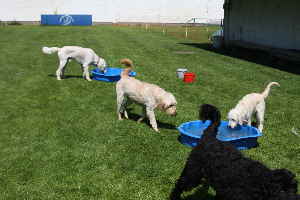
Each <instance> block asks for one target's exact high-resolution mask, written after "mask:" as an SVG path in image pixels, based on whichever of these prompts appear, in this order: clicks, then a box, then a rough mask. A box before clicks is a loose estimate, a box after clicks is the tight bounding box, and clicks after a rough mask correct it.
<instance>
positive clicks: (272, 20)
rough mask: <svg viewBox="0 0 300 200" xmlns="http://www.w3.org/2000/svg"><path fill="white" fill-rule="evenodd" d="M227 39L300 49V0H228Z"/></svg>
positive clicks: (240, 43)
mask: <svg viewBox="0 0 300 200" xmlns="http://www.w3.org/2000/svg"><path fill="white" fill-rule="evenodd" d="M224 42H225V45H226V46H232V45H238V46H244V47H249V48H258V49H263V50H272V49H281V50H292V51H294V50H297V51H298V50H300V2H299V0H285V1H282V0H251V1H249V0H225V3H224Z"/></svg>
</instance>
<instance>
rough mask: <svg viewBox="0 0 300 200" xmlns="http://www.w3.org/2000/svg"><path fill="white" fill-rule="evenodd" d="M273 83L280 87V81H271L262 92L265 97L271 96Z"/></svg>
mask: <svg viewBox="0 0 300 200" xmlns="http://www.w3.org/2000/svg"><path fill="white" fill-rule="evenodd" d="M272 85H277V86H279V87H280V85H279V83H277V82H271V83H269V84H268V85H267V87H266V89H265V90H264V91H263V92H262V93H261V94H262V95H263V97H264V98H267V97H268V96H269V93H270V89H271V87H272Z"/></svg>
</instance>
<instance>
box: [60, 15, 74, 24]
mask: <svg viewBox="0 0 300 200" xmlns="http://www.w3.org/2000/svg"><path fill="white" fill-rule="evenodd" d="M73 22H74V19H73V17H72V16H71V15H63V16H61V17H60V18H59V23H61V24H62V25H64V26H67V25H70V24H72V23H73Z"/></svg>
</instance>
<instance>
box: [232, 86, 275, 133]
mask: <svg viewBox="0 0 300 200" xmlns="http://www.w3.org/2000/svg"><path fill="white" fill-rule="evenodd" d="M272 85H277V86H280V85H279V83H277V82H271V83H269V84H268V85H267V87H266V88H265V90H264V91H263V92H262V93H251V94H247V95H246V96H244V97H243V98H242V99H241V100H240V101H239V102H238V104H237V105H236V106H235V108H233V109H232V110H230V111H229V113H228V115H227V119H228V120H229V122H228V126H229V127H231V128H235V127H236V126H237V125H238V124H240V125H242V124H248V125H251V117H252V115H253V114H254V113H255V114H256V120H257V124H258V129H259V130H260V131H262V130H263V122H264V114H265V107H266V104H265V99H266V98H267V97H268V95H269V92H270V89H271V86H272Z"/></svg>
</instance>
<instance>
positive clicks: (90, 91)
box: [0, 26, 300, 200]
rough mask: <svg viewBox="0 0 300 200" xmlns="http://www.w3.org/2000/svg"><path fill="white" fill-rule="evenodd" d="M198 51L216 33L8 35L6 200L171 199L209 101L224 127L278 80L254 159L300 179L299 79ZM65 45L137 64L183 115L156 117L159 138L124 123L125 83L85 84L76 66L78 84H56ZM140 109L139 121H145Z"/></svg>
mask: <svg viewBox="0 0 300 200" xmlns="http://www.w3.org/2000/svg"><path fill="white" fill-rule="evenodd" d="M189 42H190V43H195V42H203V43H207V42H208V41H207V34H203V37H202V38H201V36H199V38H197V40H191V39H188V40H186V39H184V38H180V37H176V36H175V35H168V34H167V35H163V34H162V33H161V32H159V31H145V30H144V29H142V28H136V27H117V26H97V27H46V26H45V27H42V26H8V27H1V28H0V63H1V67H0V91H1V96H0V194H1V195H0V199H12V200H15V199H105V200H116V199H126V200H127V199H128V200H129V199H130V200H131V199H132V200H141V199H143V200H148V199H149V200H150V199H153V200H154V199H155V200H158V199H166V198H167V197H168V195H169V193H170V190H171V189H172V187H173V186H174V183H175V181H176V179H177V178H178V176H179V174H180V172H181V170H182V168H183V166H184V163H185V161H186V158H187V155H188V153H189V152H190V151H191V149H190V148H188V147H185V146H183V145H181V144H180V143H179V142H178V140H177V138H178V135H179V133H178V131H177V130H176V129H174V127H175V126H178V125H180V124H181V123H183V122H186V121H191V120H196V119H197V112H198V111H197V109H198V106H199V105H200V104H202V103H210V104H214V105H216V106H218V107H219V108H220V110H221V112H222V115H223V116H222V118H223V119H225V118H226V114H227V112H228V111H229V109H230V108H232V107H233V106H234V105H235V104H236V103H237V102H238V100H239V99H240V98H241V97H243V96H244V95H245V94H248V93H251V92H260V91H262V90H263V89H264V87H265V86H266V84H267V83H268V82H270V81H278V82H280V84H281V87H280V88H277V87H273V89H272V90H271V94H270V96H269V98H268V99H267V110H266V116H265V129H264V135H263V137H261V138H260V139H259V143H260V147H259V148H255V149H251V150H247V151H244V153H245V154H246V155H247V156H249V157H251V158H253V159H256V160H260V161H262V162H264V163H265V164H266V165H267V166H269V167H271V168H288V169H290V170H291V171H293V172H294V173H296V174H297V179H298V180H299V181H300V145H299V144H300V137H297V136H295V135H293V134H292V133H291V129H292V128H293V127H295V128H296V129H298V131H299V130H300V125H299V124H300V111H299V106H300V100H299V97H300V76H299V75H295V74H290V73H287V72H283V71H279V70H276V69H273V68H270V67H267V66H264V65H258V64H255V63H253V62H248V61H244V60H241V59H237V58H232V57H229V56H225V55H221V54H217V53H214V52H212V51H207V50H203V49H201V48H196V47H192V46H189V45H184V44H182V43H189ZM64 45H79V46H84V47H90V48H92V49H94V50H95V51H96V52H97V53H98V54H99V55H100V56H103V57H104V58H105V59H106V60H107V61H108V63H109V64H110V65H111V66H119V60H120V59H121V58H130V59H132V60H133V61H134V63H135V69H134V70H135V71H136V72H137V74H138V76H137V78H138V79H140V80H144V81H147V82H150V83H154V84H158V85H160V86H161V87H162V88H165V89H166V90H167V91H170V92H172V93H173V94H174V95H175V97H176V98H177V101H178V115H177V117H174V118H172V117H169V116H166V115H165V114H164V113H160V112H156V117H157V119H158V121H159V122H160V123H159V128H160V133H156V132H154V131H153V130H152V129H150V127H149V126H148V125H147V124H146V123H142V124H137V123H136V122H135V121H134V120H123V121H118V120H117V114H116V94H115V84H114V83H104V82H98V81H92V82H88V81H85V80H83V79H82V78H81V74H82V73H81V70H80V67H79V65H78V64H77V63H76V62H74V61H73V62H71V63H70V64H69V65H68V68H67V70H66V75H67V76H69V77H68V78H67V79H64V80H62V81H57V80H56V77H55V76H54V75H55V71H56V68H57V64H58V60H57V56H56V55H45V54H42V52H41V47H42V46H59V47H60V46H64ZM176 51H192V52H194V54H189V55H184V54H175V53H174V52H176ZM182 67H186V68H188V69H189V70H190V71H192V72H195V73H196V74H197V81H196V82H195V83H193V84H184V83H183V82H181V81H180V80H178V79H177V78H176V73H175V72H176V69H177V68H182ZM131 108H132V110H131V117H132V118H135V117H136V115H139V114H140V112H141V109H140V108H139V107H138V106H132V107H131ZM299 189H300V188H299ZM209 193H210V194H213V191H212V190H210V191H209ZM197 194H198V195H199V196H201V195H204V194H202V193H201V192H197ZM185 195H186V196H187V197H189V198H188V199H198V198H199V196H195V195H191V194H190V193H186V194H185ZM197 197H198V198H197ZM208 198H209V197H207V199H208Z"/></svg>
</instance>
